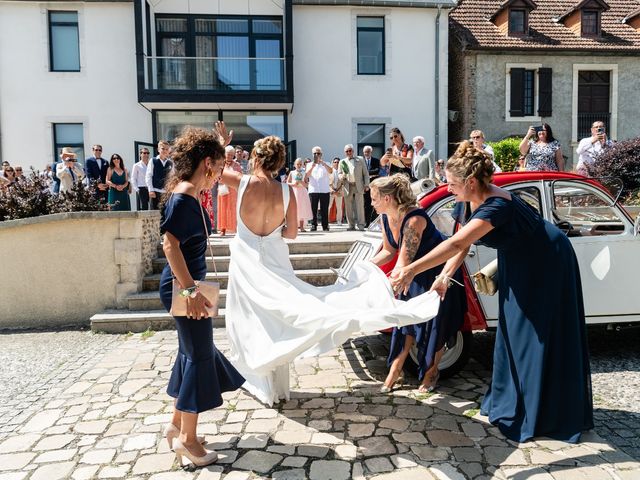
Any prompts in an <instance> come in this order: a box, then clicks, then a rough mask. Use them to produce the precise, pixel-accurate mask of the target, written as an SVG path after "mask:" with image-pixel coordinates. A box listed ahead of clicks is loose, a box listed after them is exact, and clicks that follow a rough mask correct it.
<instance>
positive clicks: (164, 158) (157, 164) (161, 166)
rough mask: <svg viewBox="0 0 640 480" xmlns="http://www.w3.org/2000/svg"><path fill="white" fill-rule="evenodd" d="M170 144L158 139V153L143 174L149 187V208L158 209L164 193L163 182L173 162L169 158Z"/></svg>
mask: <svg viewBox="0 0 640 480" xmlns="http://www.w3.org/2000/svg"><path fill="white" fill-rule="evenodd" d="M169 153H171V146H170V145H169V142H165V141H164V140H160V141H159V142H158V155H157V156H155V157H153V159H152V160H151V161H150V162H149V164H148V165H147V174H146V175H145V183H146V184H147V188H148V189H149V198H150V199H151V208H150V210H158V209H159V206H160V197H161V196H162V194H163V193H164V182H165V180H166V179H167V175H168V174H169V171H170V170H171V168H173V162H172V161H171V159H170V158H169Z"/></svg>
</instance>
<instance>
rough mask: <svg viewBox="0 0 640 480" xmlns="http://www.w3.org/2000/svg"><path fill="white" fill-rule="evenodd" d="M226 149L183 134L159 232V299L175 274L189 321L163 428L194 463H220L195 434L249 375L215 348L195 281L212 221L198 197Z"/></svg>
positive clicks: (202, 134)
mask: <svg viewBox="0 0 640 480" xmlns="http://www.w3.org/2000/svg"><path fill="white" fill-rule="evenodd" d="M223 154H224V150H223V147H222V146H221V145H220V143H219V141H218V136H217V135H216V134H215V133H213V132H207V131H204V130H200V129H193V128H192V129H185V131H184V132H183V133H182V135H181V136H180V137H179V138H178V139H177V140H176V142H175V144H174V152H173V155H172V160H173V163H174V167H173V169H172V171H171V173H170V176H169V178H168V179H167V183H166V192H167V193H166V194H165V197H164V202H165V203H164V209H163V216H162V222H161V225H160V228H161V231H162V232H163V233H164V241H163V250H164V252H165V255H166V257H167V261H168V263H167V265H166V266H165V268H164V270H163V271H162V275H161V277H160V298H161V300H162V303H163V304H164V306H165V308H166V309H167V311H169V310H170V309H171V291H172V281H173V278H174V276H175V278H176V279H177V281H178V283H179V284H180V287H181V288H182V289H186V292H185V293H188V294H190V296H188V297H187V316H186V317H174V318H175V321H176V329H177V331H178V345H179V347H178V355H177V357H176V362H175V364H174V366H173V370H172V372H171V378H170V379H169V386H168V387H167V393H168V394H169V395H170V396H172V397H174V398H175V404H174V405H175V409H174V413H173V418H172V420H171V423H169V424H168V425H167V428H166V429H165V435H166V437H167V441H168V442H169V446H170V447H171V448H172V449H173V450H174V451H175V452H176V456H178V459H179V460H180V461H181V459H182V457H183V456H184V457H187V458H189V460H191V462H192V463H194V464H195V465H197V466H205V465H209V464H211V463H213V462H215V461H216V459H217V454H216V452H207V451H206V450H205V449H204V448H203V446H202V445H201V443H203V441H204V440H203V438H202V437H197V436H196V426H197V422H198V414H199V413H200V412H203V411H205V410H210V409H212V408H215V407H218V406H220V405H222V393H223V392H228V391H232V390H236V389H238V388H239V387H240V386H241V385H242V384H243V383H244V378H243V377H242V376H241V375H240V374H239V373H238V372H237V370H236V369H235V368H234V367H233V366H232V365H231V363H229V361H228V360H227V359H226V358H225V357H224V356H223V355H222V353H220V352H219V351H218V349H216V347H215V345H214V344H213V326H212V319H211V317H209V314H208V313H207V310H206V307H207V306H211V305H210V304H209V302H208V301H207V299H206V298H205V297H204V296H203V295H202V294H201V293H200V292H199V291H198V289H197V286H196V285H197V281H199V280H204V278H205V275H206V273H207V265H206V262H205V252H206V250H207V242H208V238H209V234H210V233H211V222H210V220H209V216H208V215H206V214H205V215H204V222H205V223H206V229H207V232H206V234H205V225H204V224H203V214H202V212H203V207H202V205H201V203H200V200H199V194H200V192H202V191H203V190H207V189H210V188H211V187H212V185H213V183H214V182H215V181H216V180H217V179H218V178H219V177H220V174H221V172H222V165H223Z"/></svg>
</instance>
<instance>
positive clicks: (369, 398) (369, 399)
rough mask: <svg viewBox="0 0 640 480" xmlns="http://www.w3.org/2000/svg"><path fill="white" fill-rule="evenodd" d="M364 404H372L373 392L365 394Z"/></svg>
mask: <svg viewBox="0 0 640 480" xmlns="http://www.w3.org/2000/svg"><path fill="white" fill-rule="evenodd" d="M364 403H371V392H366V393H365V394H364Z"/></svg>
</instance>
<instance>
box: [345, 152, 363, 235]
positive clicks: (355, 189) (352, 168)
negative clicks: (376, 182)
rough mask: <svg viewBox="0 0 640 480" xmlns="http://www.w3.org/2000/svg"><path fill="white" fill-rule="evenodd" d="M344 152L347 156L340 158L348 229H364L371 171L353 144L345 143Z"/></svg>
mask: <svg viewBox="0 0 640 480" xmlns="http://www.w3.org/2000/svg"><path fill="white" fill-rule="evenodd" d="M344 153H345V158H343V159H342V160H340V176H341V178H342V180H343V181H344V184H343V187H342V188H343V189H344V202H345V206H346V210H347V221H348V222H349V228H347V230H355V229H356V228H357V229H358V230H364V227H365V217H364V192H366V191H368V190H369V172H368V171H367V166H366V164H365V162H364V160H363V159H362V157H357V156H355V154H354V151H353V145H345V146H344Z"/></svg>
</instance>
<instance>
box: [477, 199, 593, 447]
mask: <svg viewBox="0 0 640 480" xmlns="http://www.w3.org/2000/svg"><path fill="white" fill-rule="evenodd" d="M472 219H479V220H484V221H486V222H489V223H491V225H492V226H493V227H494V229H493V230H491V231H490V232H489V233H487V234H486V235H485V236H484V237H482V238H481V239H480V241H479V242H478V243H480V244H482V245H486V246H488V247H491V248H495V249H497V251H498V301H499V313H498V329H497V332H496V340H495V349H494V355H493V374H492V378H491V385H490V386H489V390H488V391H487V393H486V395H485V397H484V400H483V402H482V408H481V412H482V414H484V415H488V417H489V421H490V422H491V423H493V424H494V425H496V426H498V428H499V429H500V431H501V432H502V433H503V434H504V435H505V436H506V437H507V438H509V439H511V440H514V441H516V442H525V441H527V440H529V439H531V438H532V437H539V436H547V437H550V438H554V439H557V440H562V441H568V442H577V441H579V439H580V434H581V432H582V431H584V430H588V429H590V428H593V403H592V398H591V373H590V367H589V352H588V349H587V339H586V327H585V318H584V305H583V301H582V285H581V282H580V271H579V268H578V262H577V259H576V255H575V252H574V251H573V247H572V246H571V243H570V241H569V239H568V238H567V237H566V236H565V235H564V234H563V233H562V232H561V231H560V230H559V229H558V228H556V227H555V226H554V225H552V224H550V223H549V222H547V221H545V220H543V219H542V218H541V217H540V216H539V215H538V213H537V212H536V211H535V210H534V209H533V208H531V207H530V206H529V205H528V204H526V203H525V202H524V201H523V200H521V199H520V198H519V197H518V196H517V195H511V199H510V200H508V199H506V198H502V197H490V198H488V199H487V200H485V202H484V203H483V204H481V205H480V206H479V207H478V208H477V209H476V210H475V211H474V212H473V213H471V214H470V216H468V218H467V221H470V220H472Z"/></svg>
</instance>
